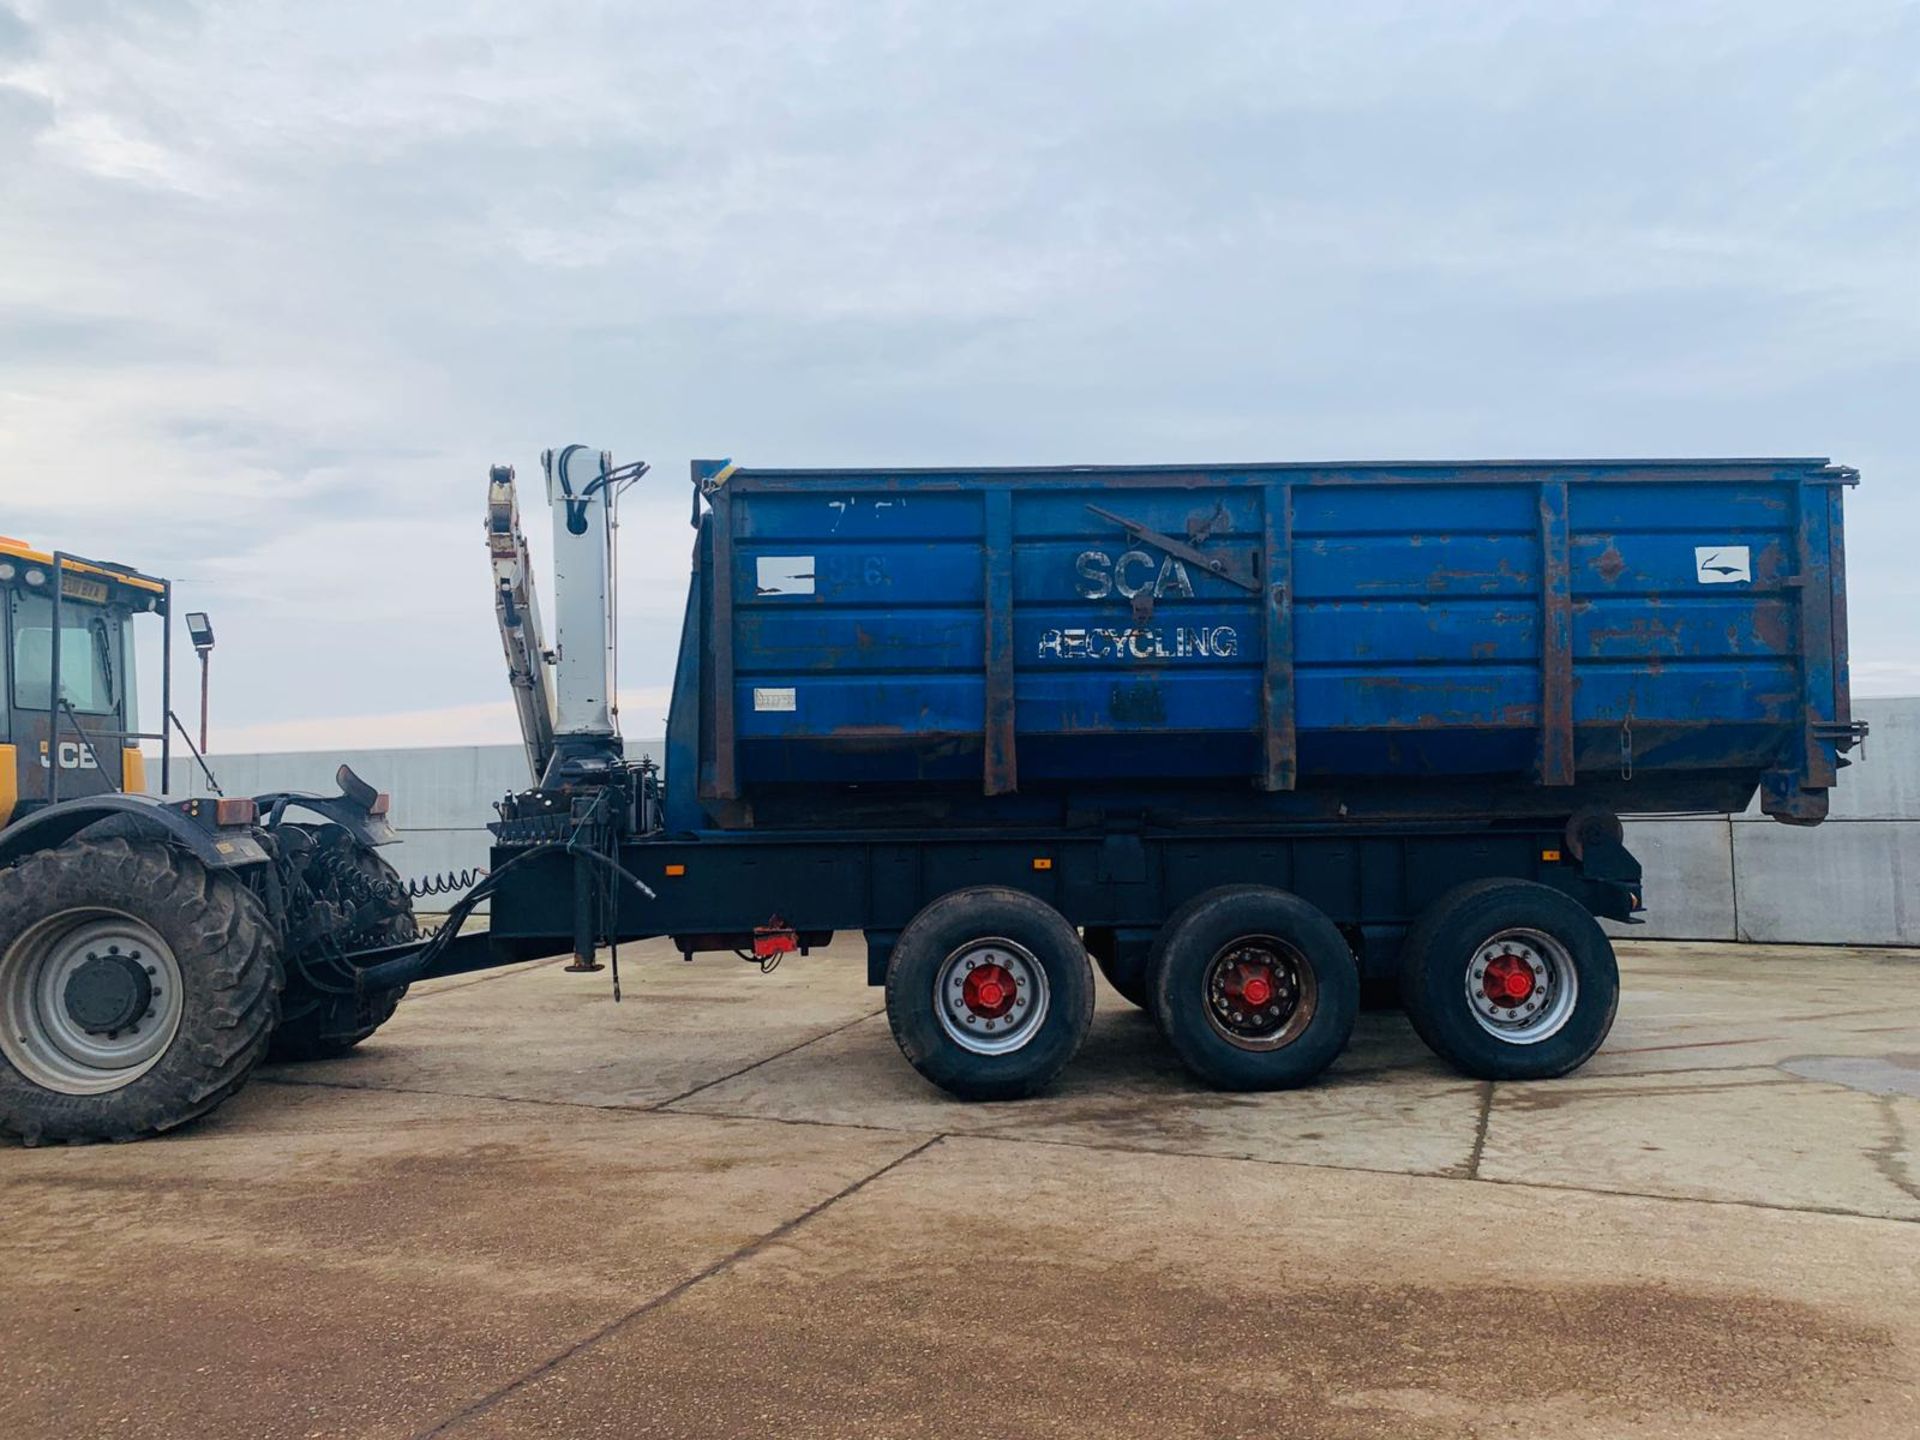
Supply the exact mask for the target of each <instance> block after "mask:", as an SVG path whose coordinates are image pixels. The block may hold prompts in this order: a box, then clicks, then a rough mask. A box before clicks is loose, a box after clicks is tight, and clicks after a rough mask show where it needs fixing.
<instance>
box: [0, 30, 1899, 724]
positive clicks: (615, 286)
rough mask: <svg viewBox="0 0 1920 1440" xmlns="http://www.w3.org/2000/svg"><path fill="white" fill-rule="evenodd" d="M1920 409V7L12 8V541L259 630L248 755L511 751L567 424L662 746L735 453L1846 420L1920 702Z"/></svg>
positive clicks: (1283, 456)
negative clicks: (491, 513)
mask: <svg viewBox="0 0 1920 1440" xmlns="http://www.w3.org/2000/svg"><path fill="white" fill-rule="evenodd" d="M1917 416H1920V7H1917V6H1916V5H1914V4H1894V3H1855V0H1825V3H1822V4H1820V5H1809V4H1806V3H1774V0H1741V3H1725V4H1722V3H1697V4H1696V3H1685V0H1665V3H1648V4H1599V3H1583V0H1540V3H1519V0H1477V3H1474V4H1470V5H1469V4H1445V3H1437V0H1425V3H1413V0H1378V3H1375V0H1341V3H1332V0H1328V3H1314V4H1306V3H1279V0H1219V3H1208V0H1164V3H1163V0H1084V3H1083V0H1071V3H1058V0H1019V3H1014V4H1000V3H995V0H969V3H966V4H955V3H952V0H945V3H939V0H934V3H922V0H891V3H873V4H862V3H856V0H820V3H805V0H799V3H788V0H756V3H730V0H705V3H697V4H693V3H690V4H676V5H643V4H613V3H601V4H587V3H545V4H540V5H528V4H525V3H524V0H516V3H497V4H495V3H465V4H436V3H429V0H408V3H406V4H394V3H392V0H386V3H381V4H366V3H357V0H328V3H326V4H322V5H316V4H312V3H303V4H288V3H279V0H244V3H194V0H0V533H10V534H15V535H21V536H24V537H25V538H28V539H30V540H33V541H35V542H36V543H39V544H41V545H43V546H44V545H53V544H58V545H62V546H64V547H66V548H67V549H69V550H72V551H75V552H78V553H81V554H87V555H93V556H97V557H99V558H103V559H112V560H118V561H123V562H126V563H131V564H137V565H140V566H141V567H143V568H145V569H147V570H148V571H150V572H152V573H158V574H165V575H169V576H171V577H172V578H174V579H175V580H176V581H177V582H178V584H179V587H180V596H181V599H182V602H183V608H196V609H204V610H206V611H208V612H209V613H210V614H211V615H212V616H213V619H214V623H215V626H216V629H217V632H218V636H219V648H218V649H217V651H216V653H215V656H214V665H215V681H214V707H213V709H214V714H213V724H212V727H211V728H212V731H213V748H214V749H215V751H216V752H219V751H228V752H237V751H245V750H251V749H328V748H347V747H353V746H364V745H376V744H434V743H473V742H484V741H501V742H508V741H512V740H514V739H515V738H516V735H517V732H516V729H515V726H514V722H513V717H512V709H511V706H510V705H509V703H508V701H507V699H506V686H505V681H504V667H503V665H502V662H501V657H500V649H499V641H498V638H497V633H496V631H495V629H494V625H493V618H492V607H491V599H490V589H491V581H490V577H489V573H488V570H487V565H486V560H485V552H484V546H483V543H482V533H481V514H482V510H483V506H484V493H485V482H486V473H487V467H488V465H489V464H493V463H509V464H513V465H514V466H516V468H517V469H518V471H519V473H520V476H521V478H522V480H523V482H527V492H528V499H529V501H530V502H531V501H532V500H533V498H534V497H535V496H537V494H538V474H539V454H540V451H541V450H542V449H544V448H547V447H549V446H558V445H564V444H567V443H570V442H583V443H588V444H591V445H594V446H596V447H600V448H605V449H609V450H611V451H613V452H614V454H615V456H616V457H617V458H618V459H622V460H628V459H647V460H649V461H651V462H652V463H653V465H654V471H653V473H652V474H651V475H650V476H649V477H648V478H647V479H645V480H644V481H642V482H641V483H640V485H639V486H637V487H635V489H634V490H633V491H631V492H630V493H629V495H628V497H627V499H626V500H625V501H624V502H623V507H622V511H621V517H622V522H623V523H622V529H621V545H622V549H621V555H622V562H621V563H622V581H623V589H622V593H621V617H622V620H621V637H622V652H621V657H620V686H621V693H622V701H623V706H624V710H625V714H624V717H623V718H624V722H625V727H626V730H627V732H628V734H629V735H631V736H634V737H636V738H641V737H645V736H649V735H654V734H657V733H659V731H660V730H661V729H662V728H663V725H664V716H665V709H666V696H667V691H668V687H669V685H670V683H671V679H672V657H673V651H674V647H675V644H676V641H677V636H678V630H679V623H680V613H681V606H682V603H683V600H684V595H685V586H686V576H687V567H688V551H689V544H690V540H691V534H692V532H691V531H690V530H689V529H688V527H687V513H688V495H687V465H688V461H689V459H691V458H693V457H705V456H730V457H732V458H733V459H735V460H737V461H739V462H740V463H742V464H747V465H756V464H757V465H768V466H789V465H914V464H1000V463H1018V464H1025V463H1034V464H1055V463H1100V462H1113V463H1145V462H1154V461H1202V460H1306V459H1396V458H1479V457H1493V458H1501V457H1546V456H1643V455H1676V456H1686V455H1830V456H1832V457H1834V458H1835V459H1837V460H1840V461H1842V462H1844V463H1846V464H1849V465H1853V466H1856V467H1858V468H1859V469H1860V470H1861V472H1862V474H1863V477H1864V483H1863V485H1862V487H1861V488H1860V489H1859V490H1857V491H1854V492H1852V493H1851V494H1850V496H1849V500H1848V505H1849V535H1848V543H1849V571H1850V581H1851V607H1852V608H1851V614H1852V625H1853V650H1854V657H1855V670H1854V679H1855V693H1856V694H1860V695H1876V694H1881V695H1885V694H1915V693H1920V563H1916V556H1915V552H1916V550H1917V549H1920V480H1917V479H1916V475H1915V468H1916V461H1917V460H1920V454H1917V448H1920V433H1917V430H1916V417H1917ZM530 508H531V509H533V510H534V511H535V514H533V515H532V516H530V517H529V519H530V533H531V536H532V539H533V543H534V546H535V549H536V552H537V554H538V556H539V557H541V558H542V559H543V560H544V558H545V557H546V556H548V555H549V554H550V551H549V550H548V548H547V546H546V543H545V542H546V530H545V526H544V517H543V516H542V515H541V514H540V513H539V511H540V508H541V507H539V506H537V505H531V503H530ZM182 648H183V649H184V647H182ZM191 663H192V662H191V658H190V656H189V657H187V658H186V659H184V660H183V662H182V663H181V667H180V670H179V674H178V683H180V684H182V685H186V684H190V683H191V678H192V677H191V674H190V666H191ZM157 688H158V687H157V685H155V684H154V683H153V682H152V680H151V679H149V680H148V682H147V694H148V696H149V698H151V697H152V695H153V694H154V692H155V691H156V690H157ZM178 698H179V700H180V702H181V703H180V708H181V709H182V710H183V712H185V713H187V714H188V715H189V717H191V711H192V700H191V695H190V693H183V694H182V695H181V696H180V697H178Z"/></svg>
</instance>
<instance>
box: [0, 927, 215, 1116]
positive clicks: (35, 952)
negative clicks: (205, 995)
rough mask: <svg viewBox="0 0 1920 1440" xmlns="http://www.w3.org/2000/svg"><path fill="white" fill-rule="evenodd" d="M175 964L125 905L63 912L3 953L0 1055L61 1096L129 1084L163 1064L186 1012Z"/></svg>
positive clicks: (31, 929)
mask: <svg viewBox="0 0 1920 1440" xmlns="http://www.w3.org/2000/svg"><path fill="white" fill-rule="evenodd" d="M185 992H186V986H185V984H184V982H183V980H182V977H181V972H180V962H179V961H178V960H177V959H175V958H174V954H173V950H172V948H171V947H169V946H168V944H167V942H166V941H165V940H162V939H161V938H160V935H159V932H157V931H156V930H154V928H153V927H152V926H151V925H148V924H147V923H146V922H145V921H143V920H138V919H135V918H134V917H133V916H131V915H128V914H125V913H124V912H122V911H118V910H110V909H105V908H99V907H88V908H83V909H75V910H63V911H61V912H60V913H59V914H57V915H49V916H48V917H47V918H46V919H44V920H41V921H40V922H39V923H37V924H35V925H32V926H29V927H28V928H27V929H26V930H25V931H24V932H22V933H21V935H20V936H19V937H18V938H17V939H15V940H14V942H13V943H12V944H11V945H9V946H8V947H7V949H6V951H5V953H4V954H0V1054H4V1055H5V1056H6V1058H7V1060H8V1061H9V1062H10V1063H11V1064H12V1065H13V1068H14V1069H16V1070H18V1071H19V1072H20V1074H21V1075H23V1076H24V1077H25V1078H26V1079H28V1080H30V1081H32V1082H33V1083H34V1084H35V1085H38V1086H40V1087H41V1088H42V1089H46V1090H53V1091H57V1092H58V1093H60V1094H62V1095H99V1094H104V1093H105V1092H107V1091H110V1090H118V1089H120V1088H121V1087H122V1086H124V1085H130V1084H132V1083H133V1082H134V1081H135V1080H137V1079H139V1078H140V1077H141V1076H142V1075H144V1074H146V1073H147V1071H149V1070H151V1069H152V1068H153V1067H154V1066H155V1065H157V1064H158V1063H159V1062H160V1057H161V1056H163V1055H164V1054H166V1052H167V1047H168V1046H169V1045H171V1044H172V1043H173V1039H174V1036H176V1035H177V1034H179V1032H180V1021H181V1018H182V1017H183V1016H184V1015H185V1014H186V993H185Z"/></svg>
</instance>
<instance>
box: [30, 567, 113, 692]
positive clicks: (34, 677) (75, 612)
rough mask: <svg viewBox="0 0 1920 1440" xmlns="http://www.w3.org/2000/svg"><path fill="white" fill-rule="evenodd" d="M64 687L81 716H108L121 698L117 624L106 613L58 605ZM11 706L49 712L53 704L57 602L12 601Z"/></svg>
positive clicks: (73, 604) (42, 599)
mask: <svg viewBox="0 0 1920 1440" xmlns="http://www.w3.org/2000/svg"><path fill="white" fill-rule="evenodd" d="M60 608H61V615H60V688H61V689H62V690H64V691H65V692H66V698H67V702H68V703H69V704H70V705H72V706H73V708H74V709H75V710H77V711H79V712H80V713H81V714H83V715H110V714H112V713H113V712H114V709H115V706H116V703H117V702H118V700H119V695H120V691H119V687H120V676H119V658H120V636H119V626H118V625H117V624H116V623H115V622H114V619H113V617H112V616H111V615H109V614H108V613H107V612H106V611H104V610H96V609H95V608H94V607H93V606H91V605H83V604H80V603H78V602H69V603H68V604H65V605H63V606H61V607H60ZM12 658H13V703H14V705H15V707H16V708H18V709H21V710H45V709H48V708H49V707H50V706H51V705H52V703H53V697H52V693H51V692H52V686H53V601H52V600H51V599H49V598H48V597H46V596H44V595H15V596H14V597H13V657H12Z"/></svg>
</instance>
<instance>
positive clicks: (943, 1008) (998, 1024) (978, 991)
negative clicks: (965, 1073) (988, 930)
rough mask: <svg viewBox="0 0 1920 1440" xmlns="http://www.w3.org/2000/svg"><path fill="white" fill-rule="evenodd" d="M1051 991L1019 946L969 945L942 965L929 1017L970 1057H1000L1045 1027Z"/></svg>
mask: <svg viewBox="0 0 1920 1440" xmlns="http://www.w3.org/2000/svg"><path fill="white" fill-rule="evenodd" d="M1051 993H1052V987H1051V986H1050V985H1049V984H1048V983H1047V972H1046V969H1045V967H1043V966H1042V965H1041V964H1040V962H1039V961H1038V960H1037V959H1035V958H1034V954H1033V952H1032V951H1031V950H1029V949H1027V948H1026V947H1025V946H1024V945H1018V944H1015V943H1014V942H1013V941H1011V940H1005V939H1001V938H999V937H997V936H995V937H992V938H989V939H982V940H969V941H968V942H967V943H966V944H964V945H962V946H961V947H960V948H959V949H957V950H955V951H954V952H953V953H952V954H951V955H949V956H947V958H946V959H945V960H944V961H942V962H941V964H940V971H939V974H937V975H936V976H935V977H934V981H933V1011H934V1014H936V1015H937V1016H939V1017H940V1028H941V1029H942V1030H944V1031H946V1033H947V1038H948V1039H950V1040H951V1041H953V1043H954V1044H956V1045H958V1046H959V1047H960V1048H961V1049H963V1050H970V1051H972V1052H973V1053H974V1054H975V1055H1005V1054H1008V1053H1010V1052H1012V1051H1014V1050H1019V1049H1021V1048H1023V1047H1024V1046H1026V1045H1027V1044H1029V1043H1030V1042H1031V1041H1032V1040H1033V1037H1034V1036H1035V1035H1037V1034H1039V1033H1040V1027H1041V1026H1042V1025H1043V1024H1045V1023H1046V1019H1047V1004H1048V1001H1049V1000H1050V998H1051Z"/></svg>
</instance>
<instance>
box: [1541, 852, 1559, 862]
mask: <svg viewBox="0 0 1920 1440" xmlns="http://www.w3.org/2000/svg"><path fill="white" fill-rule="evenodd" d="M1540 858H1541V859H1542V860H1550V861H1553V862H1555V863H1558V862H1559V859H1560V852H1559V851H1558V850H1542V851H1541V852H1540Z"/></svg>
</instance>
